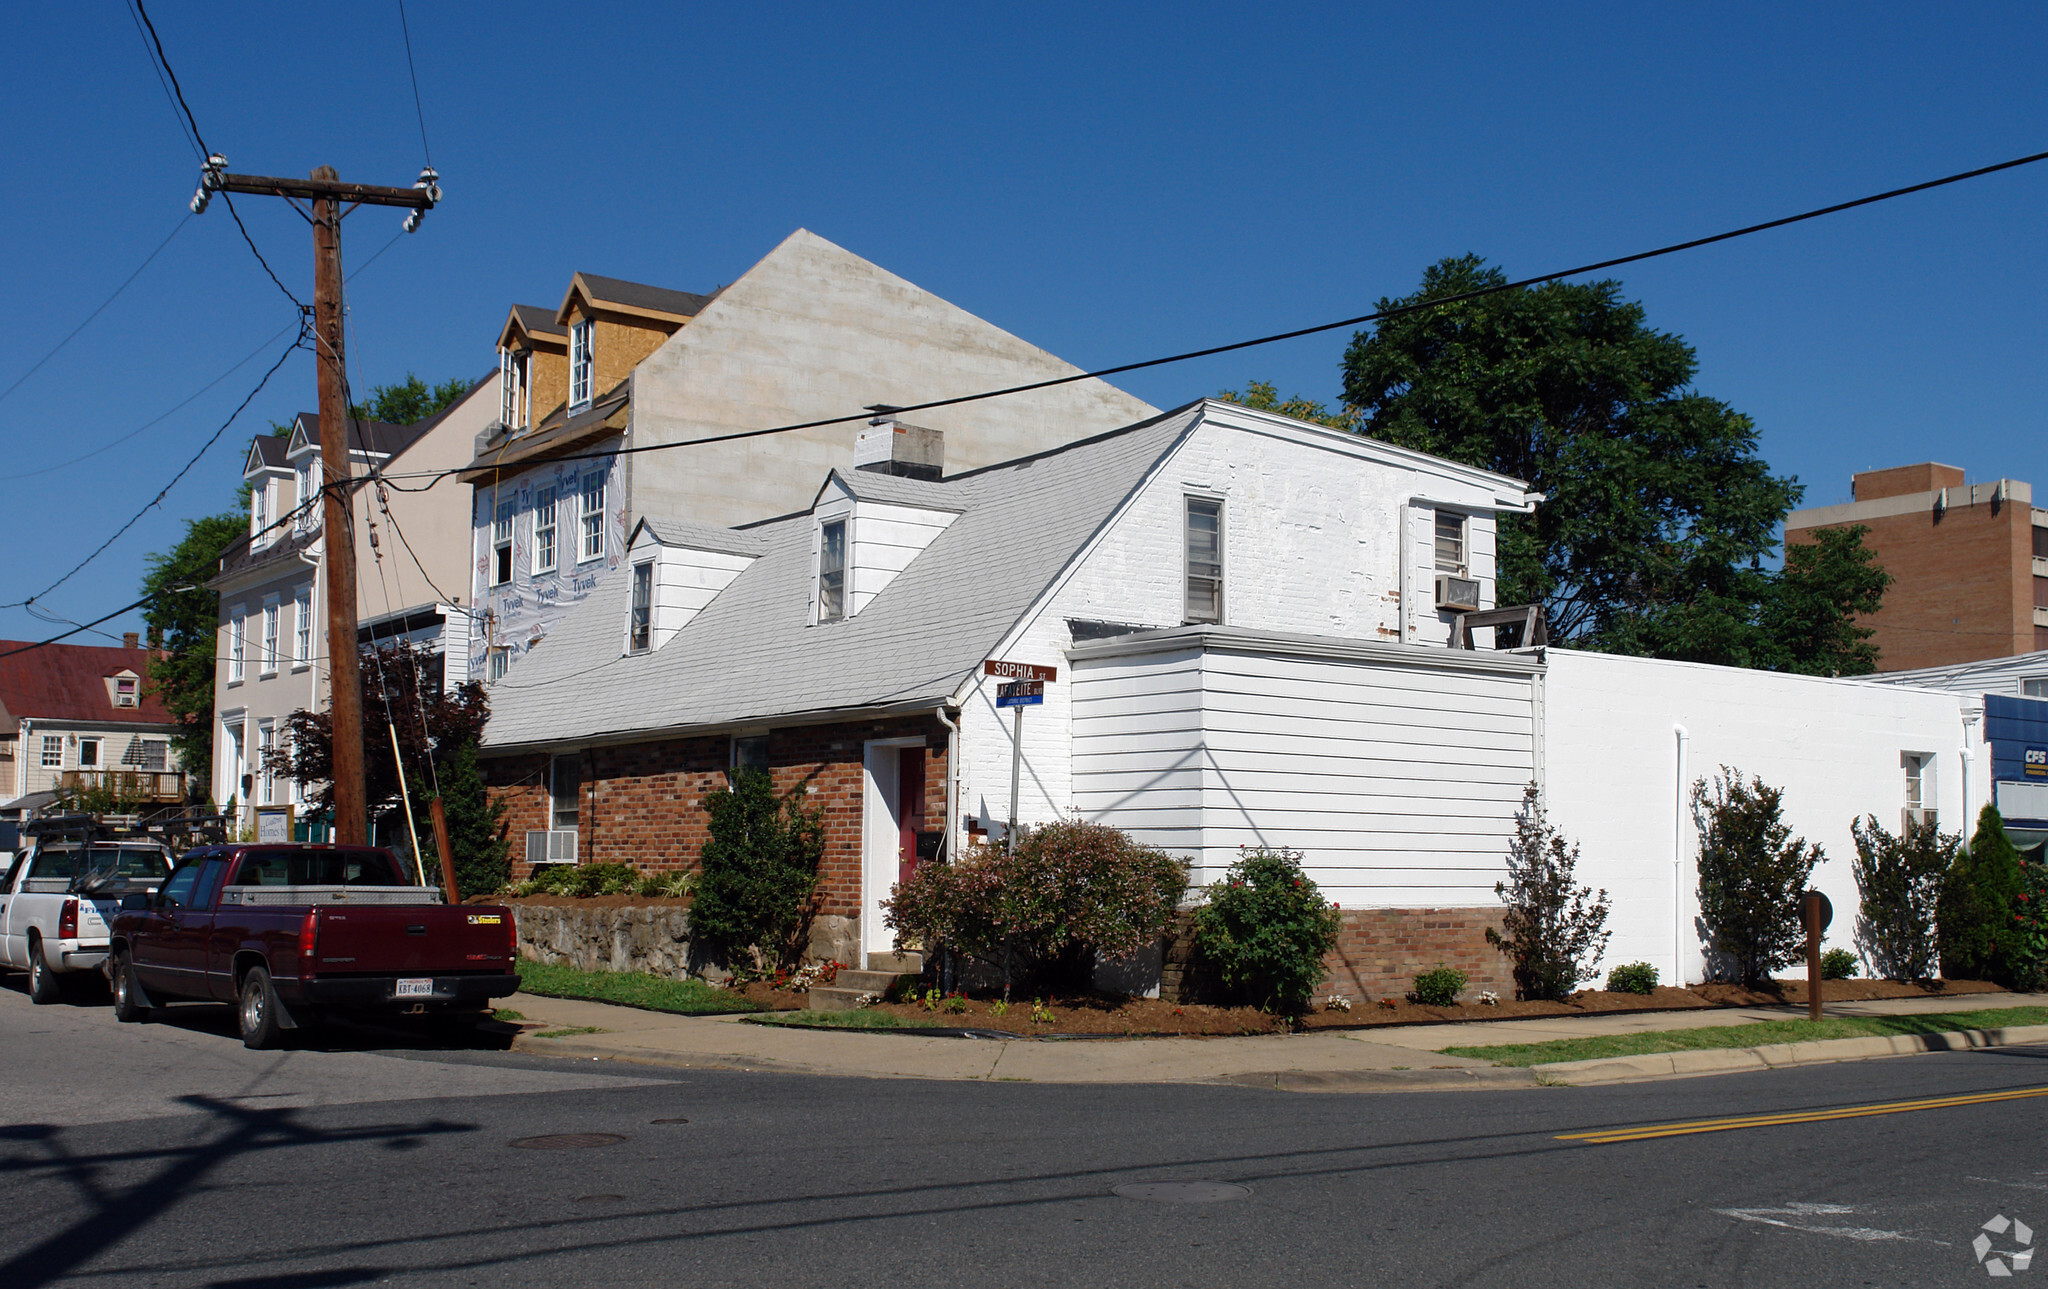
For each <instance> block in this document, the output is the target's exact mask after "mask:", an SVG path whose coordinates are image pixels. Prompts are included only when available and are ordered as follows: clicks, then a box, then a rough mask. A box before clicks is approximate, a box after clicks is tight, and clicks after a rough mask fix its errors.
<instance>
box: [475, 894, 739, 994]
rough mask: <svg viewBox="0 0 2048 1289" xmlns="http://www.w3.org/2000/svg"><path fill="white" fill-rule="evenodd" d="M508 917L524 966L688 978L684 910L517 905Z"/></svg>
mask: <svg viewBox="0 0 2048 1289" xmlns="http://www.w3.org/2000/svg"><path fill="white" fill-rule="evenodd" d="M512 913H513V916H514V917H515V918H517V920H518V922H519V956H520V957H522V958H525V959H527V960H528V961H531V962H550V963H558V964H560V965H562V966H565V967H576V968H579V969H581V970H583V971H645V972H647V973H648V974H650V975H656V976H669V977H673V978H675V979H678V980H680V979H681V978H683V977H684V976H687V975H689V974H690V911H689V910H688V909H686V908H677V907H674V906H660V905H654V906H630V905H629V906H627V907H623V908H618V907H614V908H571V907H563V906H559V905H553V904H515V905H513V906H512ZM700 974H708V973H700ZM717 974H719V975H721V976H722V975H723V974H724V973H723V972H719V973H717Z"/></svg>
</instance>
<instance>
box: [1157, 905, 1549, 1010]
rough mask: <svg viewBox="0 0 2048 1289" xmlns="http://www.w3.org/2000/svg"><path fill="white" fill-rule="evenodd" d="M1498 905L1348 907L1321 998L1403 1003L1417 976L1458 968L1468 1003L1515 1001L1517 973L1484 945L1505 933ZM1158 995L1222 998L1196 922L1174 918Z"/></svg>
mask: <svg viewBox="0 0 2048 1289" xmlns="http://www.w3.org/2000/svg"><path fill="white" fill-rule="evenodd" d="M1500 915H1501V909H1500V907H1499V906H1498V905H1494V906H1490V907H1482V908H1459V909H1345V910H1343V913H1342V918H1343V925H1342V927H1341V929H1340V930H1339V931H1338V933H1337V948H1336V951H1335V952H1333V953H1331V954H1330V955H1329V956H1328V957H1326V958H1324V959H1323V969H1324V972H1325V974H1324V978H1323V984H1322V987H1321V989H1320V990H1319V991H1318V993H1317V997H1318V998H1322V997H1327V996H1328V995H1330V994H1342V995H1344V996H1345V997H1347V998H1350V999H1351V1000H1353V1001H1354V1002H1360V1003H1363V1002H1368V1001H1372V1000H1375V999H1380V998H1400V997H1403V996H1404V995H1406V994H1407V992H1408V991H1409V990H1410V989H1412V988H1414V987H1415V977H1416V976H1417V975H1418V974H1420V973H1422V972H1424V971H1428V970H1430V969H1431V968H1433V967H1435V966H1436V965H1437V964H1438V963H1442V964H1443V965H1444V966H1447V967H1456V968H1457V969H1458V970H1460V971H1462V972H1464V973H1465V975H1466V977H1467V980H1466V986H1465V994H1464V1000H1465V1001H1468V1002H1469V1001H1471V1000H1473V999H1476V998H1477V997H1478V996H1479V991H1480V990H1482V989H1491V990H1493V991H1494V992H1496V993H1498V994H1499V995H1500V996H1501V997H1502V998H1512V997H1514V989H1515V981H1514V973H1513V971H1512V969H1511V968H1510V966H1509V964H1508V960H1507V958H1506V957H1504V956H1503V955H1502V954H1501V952H1500V950H1498V949H1496V948H1494V947H1493V946H1492V945H1490V944H1488V943H1487V942H1486V931H1487V928H1489V927H1491V928H1493V929H1494V930H1496V931H1497V930H1499V929H1500ZM1159 993H1160V996H1161V997H1162V998H1165V999H1167V1000H1169V1001H1172V1002H1200V1001H1208V1000H1214V999H1216V998H1217V997H1218V996H1219V990H1218V987H1217V982H1215V981H1213V980H1208V979H1205V978H1203V973H1202V971H1201V967H1200V963H1199V961H1198V960H1197V959H1196V957H1195V954H1194V934H1193V922H1192V919H1191V918H1190V917H1189V916H1188V915H1186V914H1182V915H1181V916H1180V917H1179V918H1177V919H1176V920H1175V925H1174V931H1173V933H1172V936H1171V937H1170V939H1169V940H1168V942H1167V946H1166V953H1165V960H1164V964H1163V966H1162V968H1161V971H1160V985H1159Z"/></svg>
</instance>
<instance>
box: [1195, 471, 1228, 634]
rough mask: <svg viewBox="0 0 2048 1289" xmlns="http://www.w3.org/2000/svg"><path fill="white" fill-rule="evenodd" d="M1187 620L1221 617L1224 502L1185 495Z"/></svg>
mask: <svg viewBox="0 0 2048 1289" xmlns="http://www.w3.org/2000/svg"><path fill="white" fill-rule="evenodd" d="M1186 618H1187V620H1188V621H1189V622H1221V621H1223V503H1222V502H1221V501H1219V500H1217V499H1216V498H1214V497H1189V498H1188V499H1187V606H1186Z"/></svg>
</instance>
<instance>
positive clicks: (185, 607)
mask: <svg viewBox="0 0 2048 1289" xmlns="http://www.w3.org/2000/svg"><path fill="white" fill-rule="evenodd" d="M247 531H249V515H248V512H247V511H245V510H229V511H225V512H223V513H221V514H218V515H205V516H202V517H201V518H198V519H188V520H186V521H185V536H184V538H183V539H182V540H180V541H179V542H178V544H177V545H176V546H173V547H172V548H171V549H170V550H168V551H164V552H159V553H157V554H154V555H151V556H149V557H148V559H147V561H146V566H147V571H146V572H145V573H144V574H143V578H142V593H143V594H144V595H145V596H149V597H151V598H150V600H149V603H148V604H147V605H145V606H144V607H143V610H142V620H143V622H144V624H145V625H147V626H148V628H149V638H150V642H151V644H153V645H155V646H157V647H160V648H161V649H162V650H163V651H164V652H163V655H162V656H161V657H158V658H156V659H153V660H152V661H151V662H150V664H149V685H150V688H151V690H152V691H153V692H154V693H155V694H156V696H157V698H158V699H159V700H161V701H162V703H163V705H164V707H165V708H167V709H168V710H169V711H170V714H171V718H172V719H173V720H174V721H175V722H176V723H177V729H176V732H174V733H173V734H172V735H171V746H172V747H173V748H175V749H176V750H177V753H178V762H179V764H180V765H181V766H182V767H183V768H184V771H185V774H186V775H187V778H188V781H189V782H191V783H192V784H193V785H194V787H195V789H196V790H197V791H200V792H204V791H205V785H207V784H209V783H212V782H213V682H214V656H213V651H214V641H215V637H216V636H217V634H218V632H219V627H220V596H219V595H218V594H217V593H215V592H214V591H211V590H209V589H207V586H206V582H207V579H209V578H211V577H212V576H214V574H216V573H218V572H219V571H220V557H221V552H223V551H225V550H226V549H227V548H228V546H229V544H230V543H232V542H233V541H234V540H235V539H236V538H238V537H240V536H241V535H242V534H243V533H246V532H247ZM181 587H182V588H186V589H182V590H181V589H177V588H181Z"/></svg>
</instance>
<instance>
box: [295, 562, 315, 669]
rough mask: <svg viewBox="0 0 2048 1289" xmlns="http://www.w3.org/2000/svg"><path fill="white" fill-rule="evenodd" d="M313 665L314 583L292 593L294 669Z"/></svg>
mask: <svg viewBox="0 0 2048 1289" xmlns="http://www.w3.org/2000/svg"><path fill="white" fill-rule="evenodd" d="M312 665H313V585H312V583H310V582H308V583H307V584H306V585H305V586H302V587H300V588H299V589H298V590H297V591H296V592H294V593H293V594H292V670H293V671H302V670H304V669H305V668H307V667H310V666H312Z"/></svg>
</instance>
